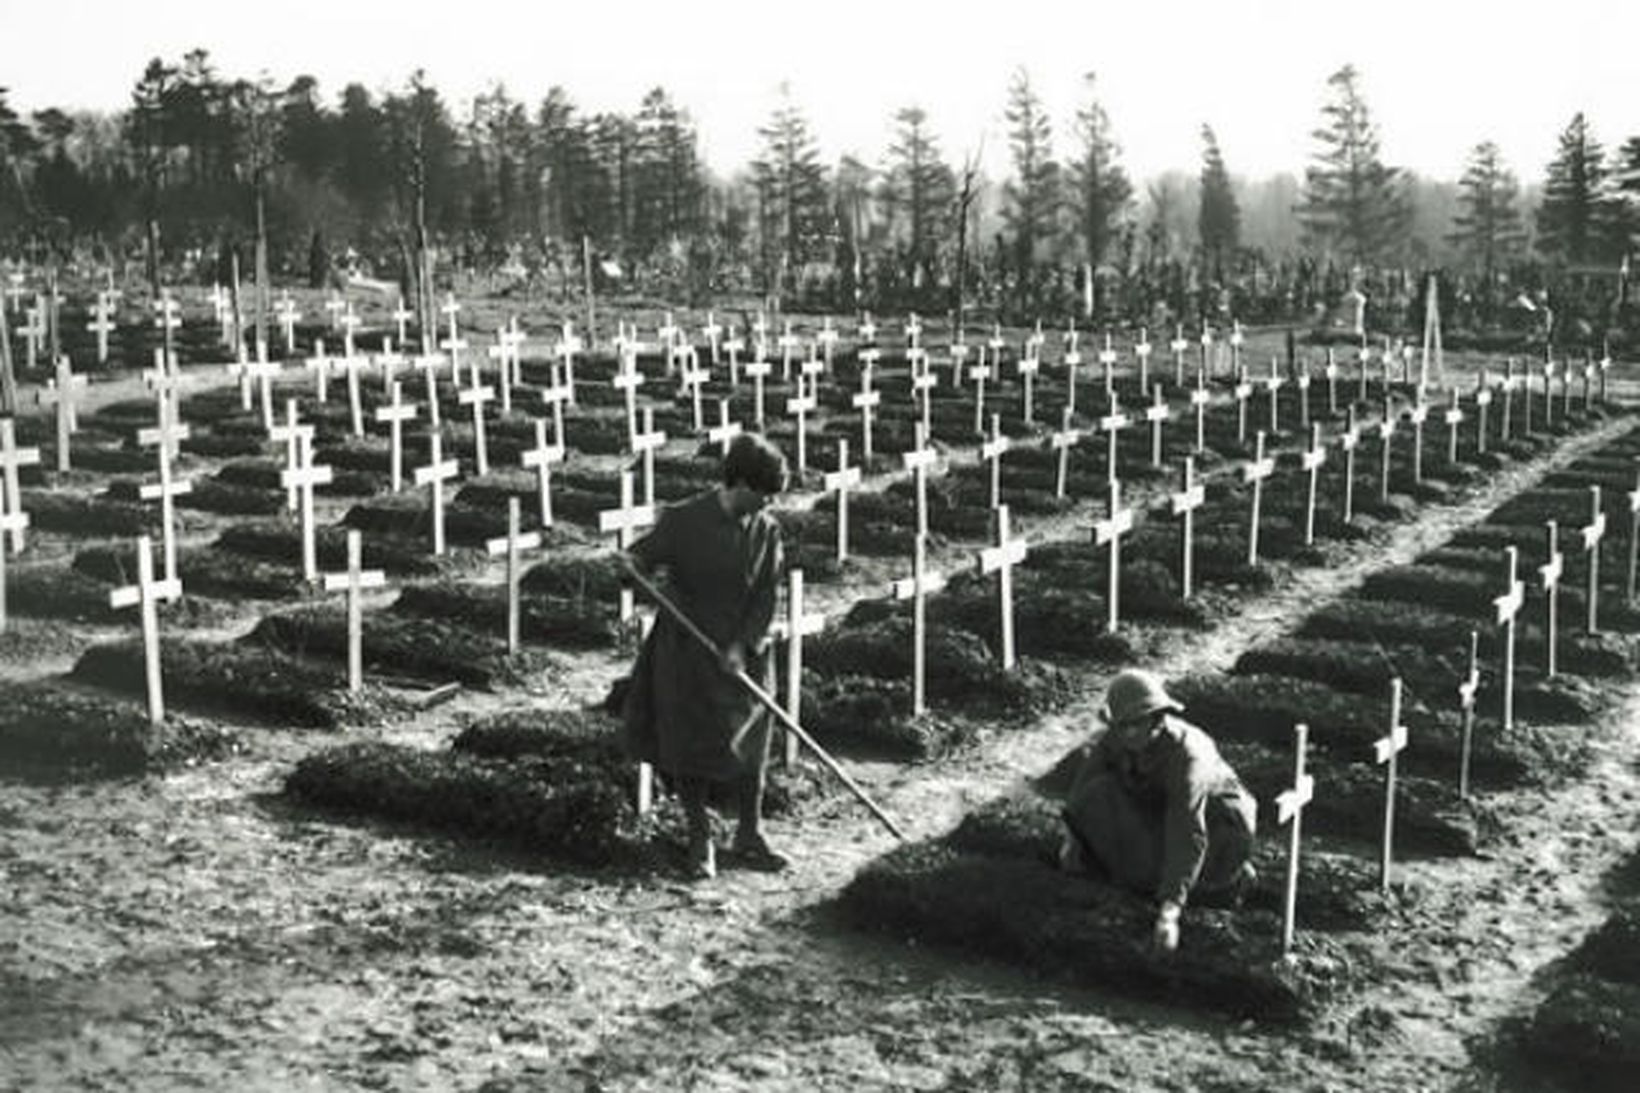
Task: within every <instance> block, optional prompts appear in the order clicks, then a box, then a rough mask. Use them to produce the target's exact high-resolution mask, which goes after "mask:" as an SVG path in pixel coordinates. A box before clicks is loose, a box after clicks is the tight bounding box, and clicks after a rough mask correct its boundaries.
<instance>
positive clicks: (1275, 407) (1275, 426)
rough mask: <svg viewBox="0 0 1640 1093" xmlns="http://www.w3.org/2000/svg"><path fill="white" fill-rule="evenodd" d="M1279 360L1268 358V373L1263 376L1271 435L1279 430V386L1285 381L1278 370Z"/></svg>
mask: <svg viewBox="0 0 1640 1093" xmlns="http://www.w3.org/2000/svg"><path fill="white" fill-rule="evenodd" d="M1280 367H1281V365H1280V362H1278V361H1277V360H1276V358H1275V357H1271V358H1270V374H1269V375H1268V376H1267V377H1265V380H1264V389H1265V390H1266V391H1268V392H1269V394H1270V429H1269V432H1270V434H1271V435H1272V436H1273V435H1275V434H1277V433H1279V432H1281V388H1282V386H1283V385H1284V384H1285V383H1286V382H1287V380H1286V379H1285V377H1283V376H1282V374H1281V372H1280Z"/></svg>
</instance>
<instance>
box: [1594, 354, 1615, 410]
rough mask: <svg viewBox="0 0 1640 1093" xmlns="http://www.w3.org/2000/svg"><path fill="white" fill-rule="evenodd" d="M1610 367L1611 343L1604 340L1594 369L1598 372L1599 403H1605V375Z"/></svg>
mask: <svg viewBox="0 0 1640 1093" xmlns="http://www.w3.org/2000/svg"><path fill="white" fill-rule="evenodd" d="M1611 367H1612V343H1611V339H1610V338H1606V339H1605V340H1604V341H1603V342H1602V343H1601V350H1600V360H1599V361H1597V362H1596V363H1595V368H1596V369H1597V370H1598V371H1599V372H1600V401H1601V402H1605V401H1606V373H1607V372H1609V371H1611Z"/></svg>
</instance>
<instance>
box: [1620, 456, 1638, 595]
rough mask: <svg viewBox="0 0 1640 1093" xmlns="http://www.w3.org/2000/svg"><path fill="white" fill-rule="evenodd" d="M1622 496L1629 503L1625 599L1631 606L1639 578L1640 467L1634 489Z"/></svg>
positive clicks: (1636, 470)
mask: <svg viewBox="0 0 1640 1093" xmlns="http://www.w3.org/2000/svg"><path fill="white" fill-rule="evenodd" d="M1624 496H1625V497H1627V498H1628V501H1629V579H1628V582H1627V584H1626V585H1625V588H1626V590H1627V593H1628V594H1627V596H1626V597H1625V599H1626V600H1627V602H1628V603H1631V604H1632V603H1634V593H1635V585H1636V580H1637V578H1640V466H1637V467H1636V469H1635V482H1634V489H1632V490H1630V491H1629V492H1628V493H1627V494H1625V495H1624Z"/></svg>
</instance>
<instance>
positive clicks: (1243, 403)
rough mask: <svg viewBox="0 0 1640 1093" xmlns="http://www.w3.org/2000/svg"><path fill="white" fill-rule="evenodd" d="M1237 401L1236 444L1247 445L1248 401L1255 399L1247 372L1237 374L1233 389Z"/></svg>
mask: <svg viewBox="0 0 1640 1093" xmlns="http://www.w3.org/2000/svg"><path fill="white" fill-rule="evenodd" d="M1231 393H1232V394H1233V395H1234V396H1235V399H1236V443H1237V444H1245V443H1247V400H1248V399H1250V398H1252V397H1253V384H1252V381H1250V380H1249V379H1248V378H1247V372H1246V370H1245V369H1244V370H1242V371H1240V372H1237V373H1236V385H1235V387H1233V388H1232V389H1231Z"/></svg>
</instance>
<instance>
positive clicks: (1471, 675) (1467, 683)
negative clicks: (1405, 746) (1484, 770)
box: [1458, 630, 1481, 800]
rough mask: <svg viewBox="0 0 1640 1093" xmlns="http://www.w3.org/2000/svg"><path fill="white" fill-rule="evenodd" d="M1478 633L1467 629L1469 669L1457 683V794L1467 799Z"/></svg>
mask: <svg viewBox="0 0 1640 1093" xmlns="http://www.w3.org/2000/svg"><path fill="white" fill-rule="evenodd" d="M1480 640H1481V638H1480V633H1479V632H1478V631H1475V630H1471V631H1469V671H1468V673H1467V674H1466V675H1465V676H1464V680H1463V682H1462V683H1460V684H1458V705H1459V707H1460V708H1461V709H1462V710H1463V744H1462V747H1461V748H1460V750H1459V752H1458V796H1460V797H1462V798H1464V799H1465V800H1468V799H1469V752H1470V745H1471V744H1472V743H1473V742H1474V737H1475V701H1476V699H1477V698H1479V697H1480V691H1481V668H1480Z"/></svg>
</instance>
